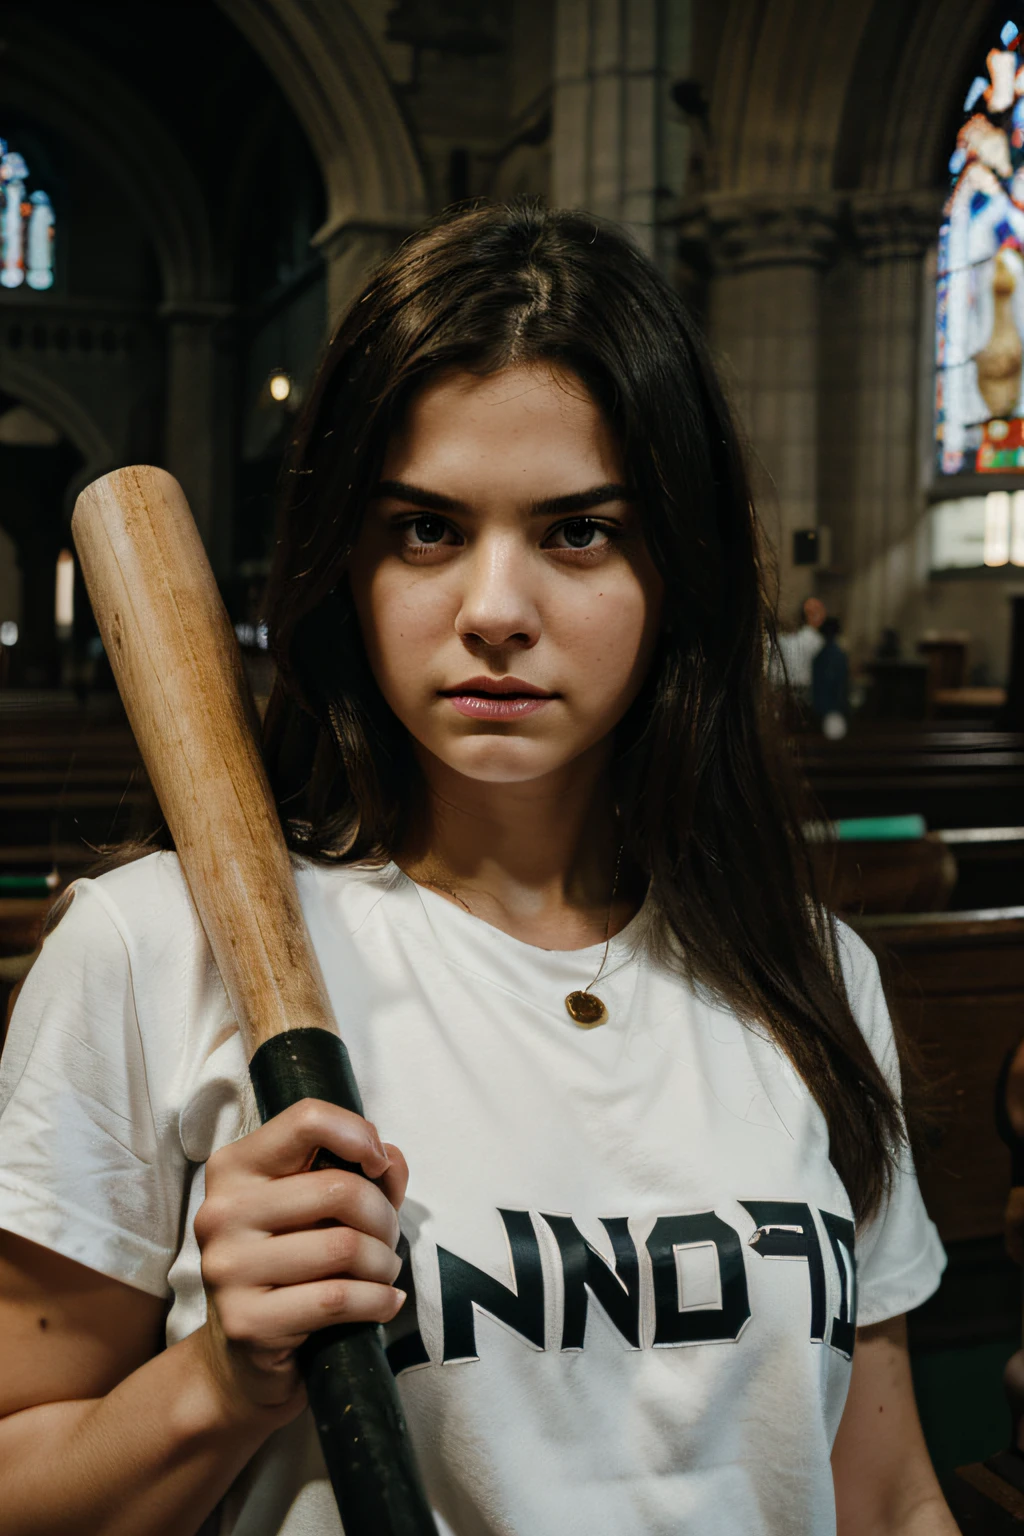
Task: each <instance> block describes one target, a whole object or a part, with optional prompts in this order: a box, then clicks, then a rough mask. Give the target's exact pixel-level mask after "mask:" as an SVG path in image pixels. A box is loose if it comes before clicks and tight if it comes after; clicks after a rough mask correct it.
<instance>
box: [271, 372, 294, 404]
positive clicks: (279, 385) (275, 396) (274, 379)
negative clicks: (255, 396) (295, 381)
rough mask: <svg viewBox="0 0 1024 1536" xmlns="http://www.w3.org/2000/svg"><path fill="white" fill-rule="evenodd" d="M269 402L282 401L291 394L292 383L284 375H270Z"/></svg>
mask: <svg viewBox="0 0 1024 1536" xmlns="http://www.w3.org/2000/svg"><path fill="white" fill-rule="evenodd" d="M269 389H270V398H271V400H277V401H279V402H280V401H284V400H287V399H288V396H289V395H290V394H291V392H292V381H291V379H290V378H289V377H288V375H287V374H286V373H272V374H271V375H270V381H269Z"/></svg>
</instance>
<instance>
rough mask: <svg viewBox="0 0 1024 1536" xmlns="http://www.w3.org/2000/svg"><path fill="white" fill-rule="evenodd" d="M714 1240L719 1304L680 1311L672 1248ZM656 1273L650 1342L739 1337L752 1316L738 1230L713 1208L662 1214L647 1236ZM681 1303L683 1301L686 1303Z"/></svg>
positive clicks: (707, 1341)
mask: <svg viewBox="0 0 1024 1536" xmlns="http://www.w3.org/2000/svg"><path fill="white" fill-rule="evenodd" d="M709 1243H711V1244H714V1248H715V1253H716V1254H717V1256H718V1279H719V1285H720V1287H721V1292H722V1305H721V1306H720V1307H699V1308H696V1307H695V1308H694V1309H693V1310H692V1311H680V1297H679V1271H678V1269H677V1267H676V1250H677V1249H679V1248H694V1247H697V1246H704V1245H707V1244H709ZM647 1252H648V1253H649V1254H650V1256H651V1268H652V1271H653V1274H654V1308H655V1315H656V1324H655V1333H654V1345H655V1348H657V1347H658V1346H659V1345H663V1344H718V1343H725V1342H727V1341H730V1340H733V1339H738V1338H739V1336H740V1334H741V1333H742V1332H743V1329H744V1327H745V1326H746V1323H747V1321H748V1319H749V1317H750V1300H749V1298H748V1296H747V1276H746V1273H745V1271H744V1268H743V1250H742V1248H741V1247H740V1240H739V1237H738V1235H737V1234H736V1232H734V1231H733V1229H732V1227H730V1226H729V1224H728V1222H725V1221H722V1220H721V1219H720V1217H718V1216H716V1215H715V1213H714V1211H701V1212H700V1213H699V1214H698V1215H696V1216H660V1217H659V1218H658V1220H657V1221H656V1222H655V1223H654V1228H653V1230H652V1232H651V1235H650V1237H649V1238H648V1239H647ZM684 1305H685V1302H684Z"/></svg>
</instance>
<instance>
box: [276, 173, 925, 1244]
mask: <svg viewBox="0 0 1024 1536" xmlns="http://www.w3.org/2000/svg"><path fill="white" fill-rule="evenodd" d="M542 360H550V361H552V362H554V363H556V364H559V365H561V366H563V367H566V368H568V369H571V370H573V371H574V372H575V373H576V374H577V375H578V376H579V377H580V378H581V379H582V380H583V382H584V383H585V384H586V386H587V387H588V388H589V390H590V391H591V393H592V394H593V396H594V398H595V399H596V400H597V402H598V403H599V404H600V406H601V407H602V408H603V410H604V411H605V412H606V413H607V417H608V419H609V421H610V422H611V424H612V425H613V427H614V429H615V430H616V432H617V433H618V436H619V440H620V443H621V447H622V453H623V458H624V465H625V471H626V475H627V480H628V484H629V486H630V488H631V490H632V492H633V493H634V495H635V497H636V499H637V502H638V504H639V505H640V506H641V508H642V510H643V518H644V528H645V533H646V538H647V542H648V545H649V548H650V550H651V554H652V556H653V559H654V561H655V562H656V564H657V567H658V570H659V571H660V574H661V576H662V579H663V580H664V583H665V612H666V613H667V614H668V616H669V624H668V627H667V629H666V631H665V633H664V634H663V636H662V638H661V640H660V643H659V648H658V651H657V653H656V655H655V657H654V660H653V662H652V665H651V669H650V673H649V676H648V678H647V680H646V682H645V685H644V687H643V689H642V692H641V694H640V696H639V698H638V699H637V701H636V702H635V704H634V705H633V706H632V708H631V709H630V710H629V712H628V714H627V716H626V717H625V719H623V721H622V722H621V723H620V726H619V727H618V730H617V733H616V742H615V765H614V771H615V773H616V776H617V786H616V788H617V795H618V802H619V806H620V810H621V815H622V824H623V827H624V836H625V843H626V847H627V849H628V853H629V856H630V858H631V859H632V860H633V861H634V863H635V865H636V866H638V867H639V868H640V869H641V870H642V871H643V872H644V873H645V874H646V875H647V876H648V877H649V879H650V885H651V895H652V897H653V903H654V910H655V911H656V913H657V914H658V925H659V932H660V941H661V942H660V946H659V952H660V953H661V954H662V955H663V956H664V957H665V958H666V959H667V960H668V962H669V963H671V964H672V965H674V966H675V967H676V968H677V969H678V970H679V971H680V973H681V974H683V975H684V976H685V977H686V978H687V979H688V980H690V981H691V982H692V983H694V984H697V985H700V986H702V987H703V988H705V989H708V990H710V992H711V994H712V995H713V996H714V997H716V998H718V999H721V1000H723V1001H724V1002H726V1003H727V1004H729V1005H730V1006H732V1007H733V1008H734V1009H735V1010H736V1011H737V1012H738V1013H739V1015H740V1016H741V1017H743V1018H745V1019H747V1020H749V1021H751V1022H754V1023H757V1024H760V1025H761V1026H762V1027H767V1029H768V1030H769V1031H770V1032H771V1035H772V1036H773V1037H774V1039H775V1040H776V1041H777V1042H778V1044H779V1045H780V1046H781V1048H782V1049H783V1050H784V1051H785V1052H786V1054H787V1055H788V1056H789V1058H790V1060H791V1061H792V1063H793V1065H794V1066H795V1067H796V1069H797V1071H798V1072H799V1073H800V1075H801V1077H802V1078H803V1080H804V1082H805V1083H806V1084H807V1087H808V1089H809V1090H810V1092H811V1093H812V1094H813V1096H814V1098H815V1099H816V1100H817V1102H818V1104H819V1105H820V1107H821V1109H822V1111H823V1113H824V1115H825V1118H826V1120H827V1122H828V1127H829V1134H830V1149H831V1159H832V1162H833V1164H834V1166H835V1168H836V1170H837V1171H838V1173H839V1175H840V1177H841V1178H842V1180H843V1182H844V1184H845V1186H846V1188H847V1190H848V1192H849V1196H850V1200H851V1203H852V1205H853V1207H854V1210H855V1211H856V1213H857V1215H858V1218H864V1217H866V1216H868V1215H869V1214H870V1213H871V1212H872V1211H873V1210H874V1209H875V1208H876V1207H877V1205H878V1203H879V1201H880V1199H881V1197H882V1196H883V1194H884V1193H885V1190H886V1188H887V1186H888V1183H889V1180H890V1178H891V1174H892V1168H893V1160H894V1157H895V1155H896V1151H897V1149H898V1147H899V1145H900V1144H901V1141H902V1140H903V1136H904V1131H903V1124H902V1118H901V1113H900V1107H899V1105H898V1103H897V1101H896V1099H895V1098H894V1095H893V1093H892V1091H891V1090H890V1088H889V1086H888V1084H887V1082H886V1080H885V1078H884V1077H883V1075H882V1073H881V1072H880V1071H879V1068H878V1066H877V1065H876V1063H875V1061H874V1059H873V1057H872V1055H871V1052H870V1050H869V1049H868V1046H867V1044H866V1043H865V1040H864V1036H863V1035H862V1033H861V1030H860V1028H859V1027H858V1025H857V1022H856V1020H855V1018H854V1016H853V1013H852V1012H851V1008H850V1004H849V1001H848V999H847V996H846V992H845V988H844V985H843V981H842V975H841V971H840V968H839V965H838V950H837V935H836V928H835V919H834V917H833V915H832V914H831V913H830V912H828V911H826V910H825V908H824V907H823V906H822V905H821V903H820V902H819V900H818V897H817V893H816V889H815V883H814V874H813V870H812V866H811V862H810V859H809V856H808V852H807V848H806V845H805V843H804V840H803V836H802V833H801V821H800V804H799V800H798V792H797V790H796V788H795V780H794V779H793V778H792V776H791V775H789V774H788V771H787V766H786V762H785V760H784V759H785V744H784V741H783V739H782V736H781V733H780V730H779V727H778V725H777V721H776V713H775V706H776V704H777V699H776V698H775V695H774V690H773V689H772V688H771V686H770V685H769V683H768V680H767V676H766V673H767V663H768V659H769V657H770V656H771V655H773V654H775V652H776V631H775V622H774V608H775V597H774V593H773V591H772V590H771V586H770V583H771V582H773V581H774V579H775V575H774V567H773V565H772V563H771V561H770V558H769V556H768V553H767V546H766V543H765V540H764V538H763V535H762V531H761V528H760V525H759V523H758V519H757V515H756V513H755V510H754V507H753V505H752V502H751V495H750V489H749V485H748V481H747V474H746V468H745V462H744V451H743V447H742V444H741V442H740V440H739V437H738V434H737V429H736V426H735V424H734V422H733V420H732V416H731V413H730V410H729V407H728V405H727V402H726V400H725V398H724V397H723V394H722V391H721V388H720V386H719V384H718V381H717V379H716V377H715V373H714V369H713V367H712V365H711V362H710V359H709V356H708V353H707V350H706V347H705V345H704V343H703V341H702V339H701V337H700V335H699V333H698V331H697V329H696V327H695V326H694V323H693V322H692V320H691V319H690V317H689V316H688V314H687V312H686V310H685V308H684V306H683V305H682V303H681V302H680V300H679V298H678V296H677V295H676V294H675V293H674V292H673V290H672V288H671V287H670V285H669V284H668V283H667V282H666V281H665V280H664V279H663V278H662V277H661V275H660V274H659V273H658V271H657V270H656V269H655V268H654V266H653V265H652V264H651V263H650V262H649V261H648V260H647V259H646V257H645V256H644V255H643V254H642V253H641V252H640V251H639V250H638V249H637V248H635V247H634V245H633V244H632V243H631V242H630V241H629V240H628V239H627V238H626V237H625V235H623V234H622V233H621V232H620V231H618V230H616V229H615V228H614V227H610V226H608V225H607V224H604V223H602V222H600V221H599V220H596V219H595V218H593V217H591V216H590V215H589V214H583V213H576V212H562V211H548V210H545V209H544V208H542V207H540V206H538V205H535V204H532V203H516V204H514V205H512V206H510V207H499V206H493V205H488V204H483V205H480V204H477V205H473V206H470V207H462V208H459V209H456V210H452V211H449V212H448V213H446V214H445V215H443V216H442V217H441V218H439V219H437V220H436V221H435V222H434V223H432V224H431V225H429V226H428V227H427V228H426V229H424V230H422V231H421V232H420V233H418V234H416V235H414V236H413V237H411V238H410V239H409V240H407V241H406V242H405V243H404V244H403V245H402V246H401V248H400V249H399V250H398V251H397V253H396V254H394V255H393V256H392V257H390V258H389V259H388V260H387V261H385V262H384V263H383V265H382V266H381V267H380V268H379V269H378V270H377V272H376V273H375V274H374V276H373V277H372V279H371V280H370V282H369V283H368V285H367V287H366V288H365V290H364V291H363V293H362V294H361V295H360V296H359V298H358V299H357V300H356V301H355V302H354V303H353V304H352V306H351V308H350V309H349V311H348V313H347V314H346V316H345V317H344V319H343V320H342V322H341V324H340V326H339V328H338V330H337V332H336V334H335V336H334V338H333V340H332V341H331V343H330V347H329V349H328V351H327V355H326V357H325V360H324V362H323V365H322V367H321V369H320V372H319V374H318V377H317V379H316V382H315V385H314V387H313V390H312V392H311V395H310V398H309V400H308V402H307V405H306V408H305V410H304V413H303V416H302V418H301V420H300V423H299V427H298V432H297V436H296V440H295V442H294V444H293V447H292V452H291V456H290V460H289V462H288V464H287V468H286V472H285V485H284V494H283V497H282V507H281V517H280V527H279V533H278V541H277V546H276V553H275V558H274V564H273V569H272V573H271V577H270V583H269V588H268V594H267V606H266V614H265V616H266V619H267V622H268V625H269V632H270V644H271V648H272V651H273V654H274V657H275V659H276V661H277V665H278V678H277V682H276V685H275V688H274V692H273V694H272V697H271V700H270V703H269V705H268V708H267V713H266V717H265V721H264V747H265V755H266V762H267V767H268V771H269V773H270V777H271V782H272V784H273V786H274V790H275V794H276V795H277V798H278V804H279V806H280V808H281V814H282V819H283V821H284V823H285V826H286V828H287V829H288V833H289V837H290V840H291V842H292V845H293V847H295V848H296V849H297V850H300V851H301V852H302V853H303V854H304V855H306V856H307V857H310V858H313V859H317V860H334V861H337V860H339V859H340V860H343V861H347V862H366V861H378V862H382V861H385V860H387V859H388V858H389V857H390V856H391V854H392V852H393V851H394V850H395V848H396V847H397V846H398V843H399V842H400V839H401V835H402V830H403V818H404V815H405V813H406V810H407V807H408V804H409V799H410V789H411V787H412V785H413V783H414V778H413V776H414V775H415V773H416V767H415V762H414V759H413V755H412V752H411V748H410V744H409V740H408V737H407V735H406V732H405V730H404V727H402V726H401V725H400V724H399V722H398V721H397V719H396V718H395V716H394V715H393V714H392V712H391V711H390V709H389V708H388V706H387V705H386V704H385V702H384V700H383V698H382V696H381V694H380V691H379V689H378V688H377V685H376V683H375V681H374V679H373V676H372V674H371V672H370V669H369V666H368V664H367V660H366V656H365V653H364V650H363V645H362V641H361V637H360V633H359V628H358V624H357V622H356V617H355V613H354V609H353V605H352V601H351V597H350V594H349V591H348V586H347V579H346V561H347V559H348V556H349V553H350V551H351V548H352V545H353V541H354V539H355V538H356V535H357V532H358V529H359V524H360V519H361V516H362V514H363V510H364V508H365V506H366V504H367V500H368V498H369V496H370V494H371V492H372V490H373V487H374V485H375V483H376V481H377V479H378V478H379V474H380V467H381V463H382V459H383V454H384V449H385V445H386V443H387V440H388V437H389V434H390V433H391V431H392V429H393V428H394V426H395V424H396V423H397V422H398V420H399V419H400V417H401V414H402V411H403V409H404V407H405V406H406V404H407V402H408V400H409V398H410V396H411V394H412V393H413V392H414V391H415V390H416V388H417V387H418V386H420V385H422V383H423V382H424V381H425V380H426V379H427V378H428V376H430V375H432V374H434V373H435V372H436V371H437V370H438V369H440V368H444V367H451V366H457V367H460V368H464V369H473V370H478V371H488V370H494V369H499V368H502V367H505V366H508V365H510V364H513V363H531V362H537V361H542Z"/></svg>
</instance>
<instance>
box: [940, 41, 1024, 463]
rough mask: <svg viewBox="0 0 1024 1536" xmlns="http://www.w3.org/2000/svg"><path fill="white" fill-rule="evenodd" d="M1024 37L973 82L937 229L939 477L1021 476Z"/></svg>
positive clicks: (992, 58) (1003, 46) (994, 53)
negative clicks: (996, 474) (977, 474)
mask: <svg viewBox="0 0 1024 1536" xmlns="http://www.w3.org/2000/svg"><path fill="white" fill-rule="evenodd" d="M1022 43H1024V38H1022V36H1021V34H1019V32H1018V29H1017V27H1016V25H1015V24H1014V23H1013V22H1012V21H1008V22H1007V23H1006V25H1005V26H1004V27H1003V29H1002V32H1001V33H1000V35H999V43H998V46H997V47H994V48H992V49H990V50H989V54H988V58H987V60H986V69H987V73H986V74H985V75H978V76H977V77H976V78H975V79H974V80H973V81H972V82H971V85H970V87H969V89H968V91H967V95H966V98H965V100H964V112H965V114H966V120H965V122H964V124H963V126H962V127H961V129H960V132H959V133H958V134H957V140H956V148H955V149H954V151H953V155H952V158H951V160H950V162H949V169H950V174H951V176H952V179H953V180H952V190H951V193H950V196H949V200H948V202H947V203H946V207H945V214H944V218H943V222H942V226H941V229H940V230H939V259H938V273H937V278H938V281H937V296H936V326H935V332H936V335H935V346H936V401H935V406H936V410H935V436H936V449H937V462H938V468H939V471H940V472H941V473H943V474H947V475H955V474H961V473H965V472H967V473H972V472H980V473H982V474H986V473H987V474H992V473H1002V474H1006V473H1007V472H1011V473H1012V472H1015V471H1020V472H1022V473H1024V400H1022V398H1021V394H1022V383H1024V376H1022V364H1024V348H1022V342H1021V337H1022V336H1024V254H1022V253H1024V48H1022Z"/></svg>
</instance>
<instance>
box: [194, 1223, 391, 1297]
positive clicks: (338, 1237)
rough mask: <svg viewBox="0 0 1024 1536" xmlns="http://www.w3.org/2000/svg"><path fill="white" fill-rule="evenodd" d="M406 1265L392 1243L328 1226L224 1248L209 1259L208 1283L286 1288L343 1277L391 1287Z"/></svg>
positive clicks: (206, 1260)
mask: <svg viewBox="0 0 1024 1536" xmlns="http://www.w3.org/2000/svg"><path fill="white" fill-rule="evenodd" d="M222 1250H223V1251H222ZM401 1267H402V1264H401V1260H400V1259H399V1258H398V1255H397V1254H396V1253H395V1250H394V1248H393V1247H392V1246H391V1244H390V1243H384V1242H381V1240H380V1238H377V1237H368V1236H367V1235H366V1233H365V1232H357V1231H356V1230H355V1228H354V1227H322V1228H319V1229H318V1230H316V1231H314V1232H287V1233H283V1234H280V1235H279V1236H275V1237H267V1238H265V1239H263V1240H262V1241H259V1240H256V1241H253V1240H252V1239H250V1241H249V1242H248V1243H237V1244H235V1245H231V1244H227V1245H222V1248H218V1249H217V1250H216V1251H215V1252H214V1253H213V1254H211V1255H210V1256H209V1257H206V1256H204V1260H203V1279H204V1281H205V1282H206V1284H207V1285H215V1286H219V1285H232V1284H234V1285H250V1286H280V1285H303V1284H306V1283H307V1282H309V1281H311V1280H327V1279H330V1278H332V1277H335V1278H337V1277H343V1278H346V1279H350V1280H372V1281H374V1282H375V1283H376V1284H378V1285H387V1286H390V1285H393V1284H394V1282H395V1281H396V1280H397V1279H398V1274H399V1271H400V1270H401ZM242 1276H244V1279H243V1278H242Z"/></svg>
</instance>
